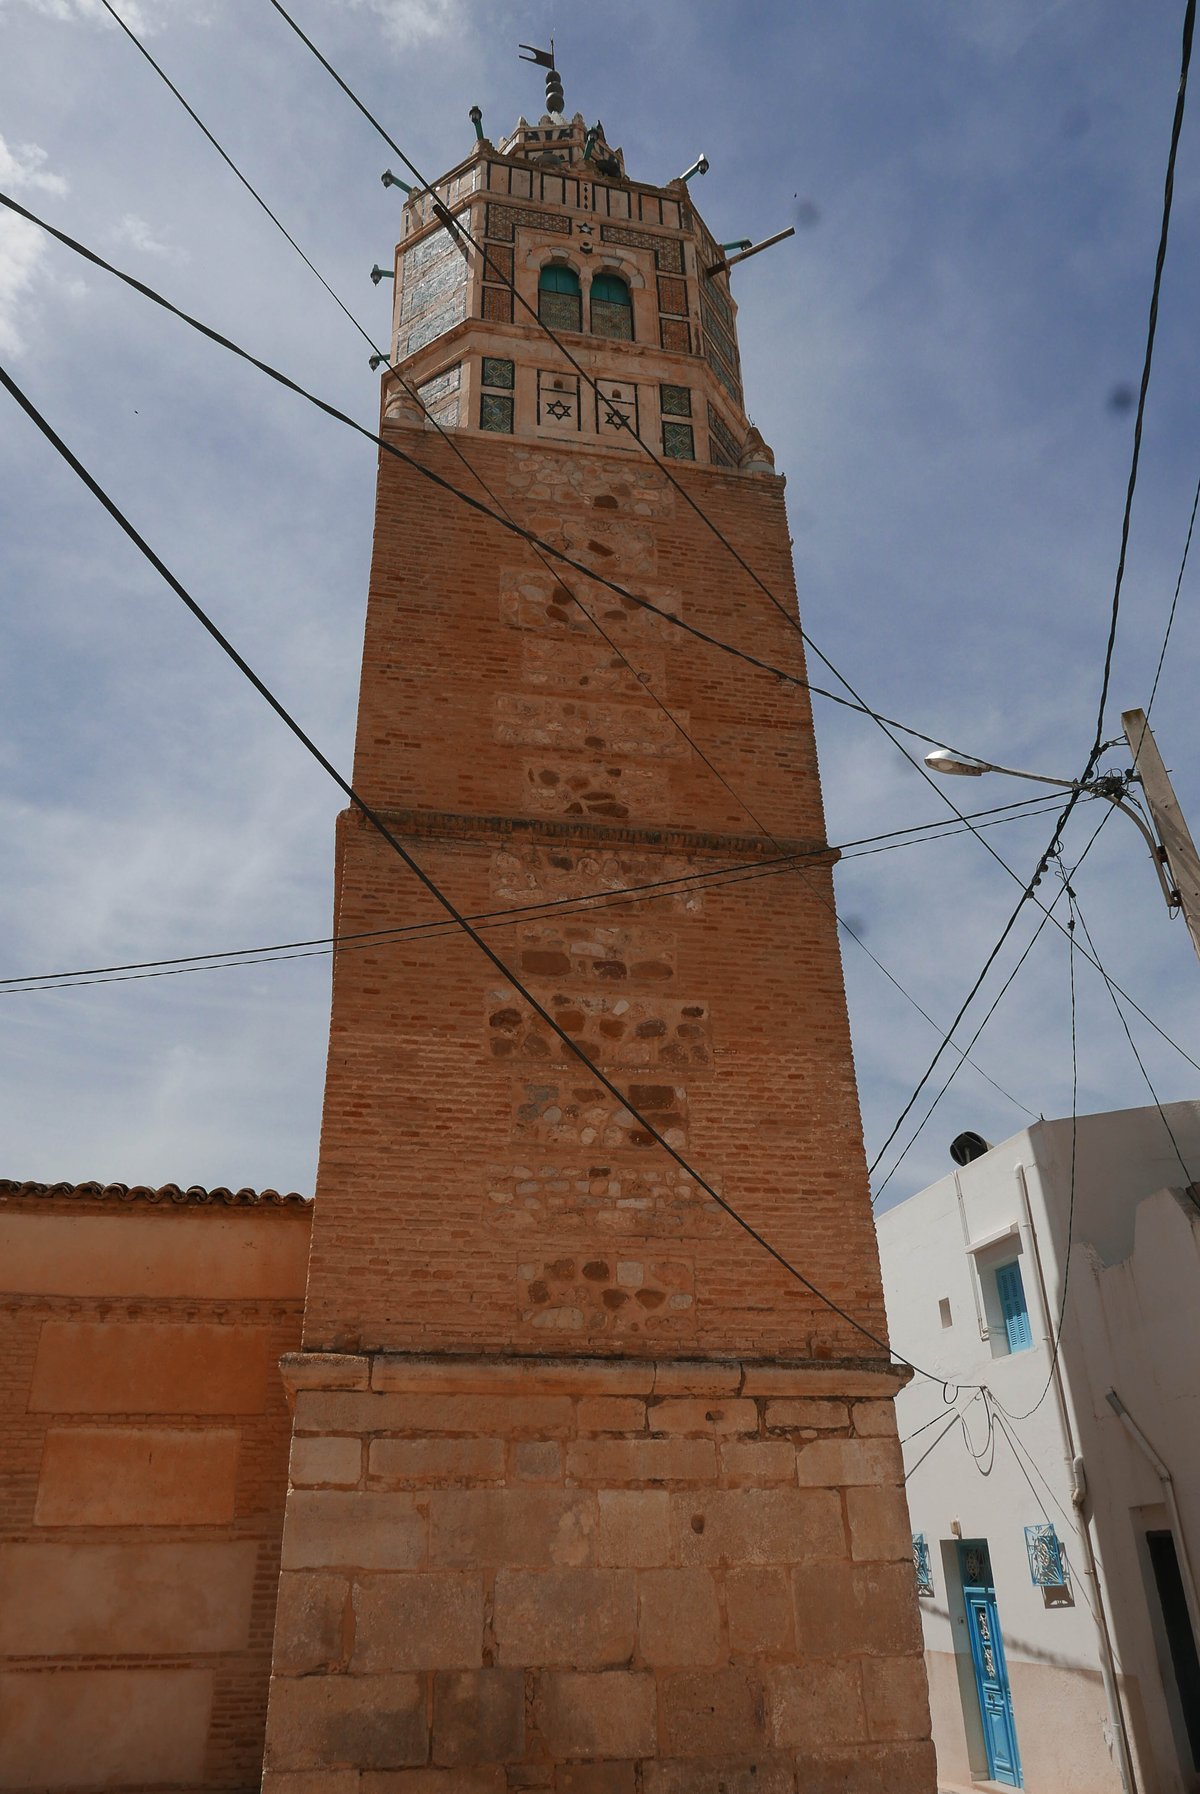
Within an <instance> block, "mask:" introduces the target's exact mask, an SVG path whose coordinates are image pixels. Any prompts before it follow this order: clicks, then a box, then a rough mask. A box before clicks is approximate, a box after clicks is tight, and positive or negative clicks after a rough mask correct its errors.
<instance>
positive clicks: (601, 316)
mask: <svg viewBox="0 0 1200 1794" xmlns="http://www.w3.org/2000/svg"><path fill="white" fill-rule="evenodd" d="M592 335H593V336H616V337H620V339H621V340H622V342H626V343H631V342H632V341H633V300H632V299H631V298H630V297H629V288H628V287H627V286H626V285H625V282H624V281H623V280H622V279H621V277H620V275H619V274H597V275H595V276H594V278H593V280H592Z"/></svg>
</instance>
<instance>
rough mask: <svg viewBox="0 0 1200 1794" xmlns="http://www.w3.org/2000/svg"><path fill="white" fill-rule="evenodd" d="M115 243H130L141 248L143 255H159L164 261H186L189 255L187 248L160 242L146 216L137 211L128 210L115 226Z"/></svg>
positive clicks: (113, 232)
mask: <svg viewBox="0 0 1200 1794" xmlns="http://www.w3.org/2000/svg"><path fill="white" fill-rule="evenodd" d="M112 237H113V241H114V243H128V244H130V245H131V246H132V247H133V248H134V249H140V250H141V251H142V253H143V255H153V256H157V257H158V258H159V259H160V260H161V261H164V262H186V261H187V260H188V259H189V257H188V253H187V250H186V249H174V248H172V246H171V245H170V244H169V243H160V242H159V240H158V238H157V237H156V236H155V235H154V232H153V231H152V230H151V228H150V226H149V225H148V224H147V222H146V220H145V219H144V218H139V217H138V215H137V213H136V212H126V213H125V215H124V217H123V218H122V219H121V220H120V222H119V223H118V224H116V225H114V226H113V231H112Z"/></svg>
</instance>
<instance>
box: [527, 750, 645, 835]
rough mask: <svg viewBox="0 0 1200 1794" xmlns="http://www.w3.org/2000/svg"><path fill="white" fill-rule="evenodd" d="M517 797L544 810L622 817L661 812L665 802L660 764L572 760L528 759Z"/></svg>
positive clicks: (553, 813)
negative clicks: (603, 762) (631, 764)
mask: <svg viewBox="0 0 1200 1794" xmlns="http://www.w3.org/2000/svg"><path fill="white" fill-rule="evenodd" d="M522 774H523V780H522V784H521V802H522V804H523V806H524V807H525V808H526V809H528V810H531V811H534V812H537V813H540V814H541V815H543V816H584V817H592V818H595V819H596V820H607V821H609V822H625V821H626V820H628V818H629V817H630V816H636V817H637V818H639V820H641V819H645V818H647V817H660V816H665V814H666V812H667V810H668V809H669V807H670V791H669V788H668V784H667V772H666V768H665V767H663V766H628V765H626V766H622V765H620V764H619V763H618V764H616V765H610V766H601V765H582V766H581V765H580V763H579V762H578V761H576V760H565V761H558V762H552V761H548V760H528V761H526V762H525V765H524V767H523V769H522Z"/></svg>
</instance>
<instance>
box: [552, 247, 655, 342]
mask: <svg viewBox="0 0 1200 1794" xmlns="http://www.w3.org/2000/svg"><path fill="white" fill-rule="evenodd" d="M590 299H591V303H590V310H591V329H592V334H593V335H594V336H609V337H618V338H620V339H621V340H622V341H623V342H632V341H633V301H632V299H631V298H630V295H629V288H628V287H627V286H626V284H625V282H624V281H623V280H622V279H621V278H620V276H619V275H617V274H597V275H596V276H595V277H594V279H593V281H592V288H591V296H590ZM538 316H539V318H540V319H541V321H542V323H543V324H548V325H549V326H550V328H551V330H582V329H583V294H582V291H581V289H580V284H579V276H578V274H576V272H575V270H574V268H567V267H564V266H563V264H562V263H561V262H549V263H547V265H546V266H545V267H544V268H543V269H542V271H541V273H540V274H539V275H538Z"/></svg>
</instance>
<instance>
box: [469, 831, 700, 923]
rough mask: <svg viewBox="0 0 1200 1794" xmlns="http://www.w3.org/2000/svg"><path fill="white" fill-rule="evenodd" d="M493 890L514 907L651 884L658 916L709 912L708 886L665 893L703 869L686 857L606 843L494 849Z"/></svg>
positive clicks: (624, 911)
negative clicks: (671, 884)
mask: <svg viewBox="0 0 1200 1794" xmlns="http://www.w3.org/2000/svg"><path fill="white" fill-rule="evenodd" d="M491 868H492V876H491V891H492V895H493V897H494V898H495V899H496V900H497V902H502V903H506V904H510V905H518V904H523V903H530V904H533V903H553V902H558V901H560V900H561V899H563V898H566V897H587V896H592V895H594V894H595V893H597V892H604V891H612V892H618V891H627V890H632V889H636V888H644V887H646V886H650V887H651V895H650V898H649V899H648V900H649V901H650V902H651V907H652V910H653V913H654V914H655V915H656V916H659V917H662V916H664V915H689V916H698V915H701V914H703V911H704V891H703V888H700V889H692V888H689V887H687V886H686V885H684V886H681V887H680V889H679V890H678V891H671V892H670V893H669V894H666V895H664V893H663V891H662V889H661V886H662V885H663V884H664V883H669V882H670V881H671V880H672V879H676V878H688V877H691V876H692V875H693V874H694V873H695V872H696V870H697V868H696V866H695V864H694V862H693V861H691V860H688V859H684V858H683V857H682V855H674V854H658V853H650V854H647V853H622V852H620V851H619V850H618V849H614V848H610V847H603V848H593V847H583V848H580V847H576V846H573V845H571V844H569V843H564V844H563V845H562V846H555V847H533V846H525V847H499V848H496V849H495V850H494V851H493V853H492V859H491ZM637 910H638V902H637V900H632V899H631V900H629V901H628V902H623V903H622V904H621V906H620V914H621V915H622V916H629V915H632V914H636V913H637Z"/></svg>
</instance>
